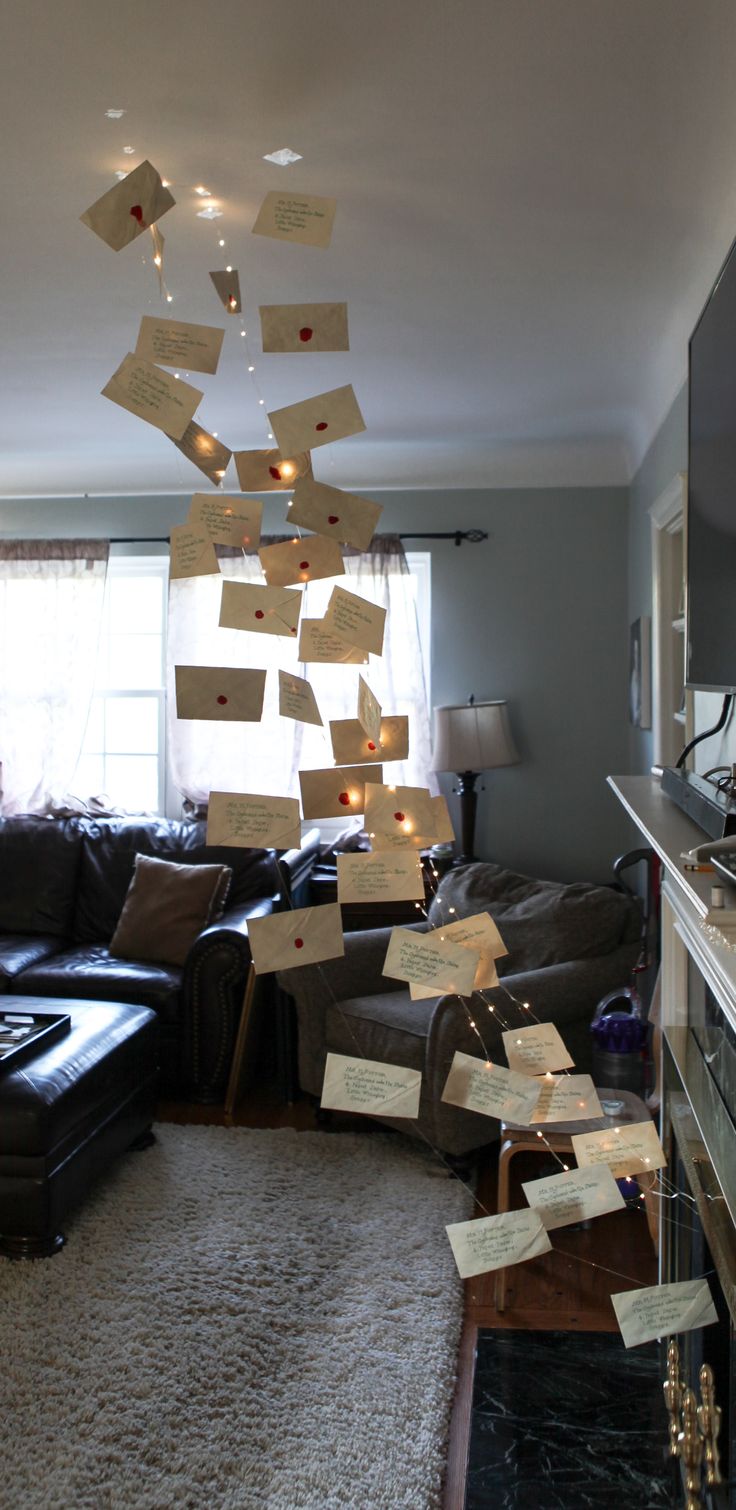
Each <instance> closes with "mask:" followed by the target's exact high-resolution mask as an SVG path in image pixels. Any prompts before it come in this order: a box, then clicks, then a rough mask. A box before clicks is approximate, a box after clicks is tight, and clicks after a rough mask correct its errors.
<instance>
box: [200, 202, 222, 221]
mask: <svg viewBox="0 0 736 1510" xmlns="http://www.w3.org/2000/svg"><path fill="white" fill-rule="evenodd" d="M197 216H198V219H199V220H220V219H221V218H222V210H218V208H217V205H214V204H208V205H205V208H204V209H203V210H197Z"/></svg>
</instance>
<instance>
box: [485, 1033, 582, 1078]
mask: <svg viewBox="0 0 736 1510" xmlns="http://www.w3.org/2000/svg"><path fill="white" fill-rule="evenodd" d="M501 1038H502V1040H503V1046H504V1049H505V1051H506V1059H507V1061H508V1066H509V1069H510V1070H519V1071H520V1073H521V1074H522V1075H543V1074H544V1072H545V1070H569V1069H572V1066H573V1065H574V1063H575V1060H574V1059H571V1058H570V1055H569V1054H568V1052H567V1049H566V1048H565V1045H564V1043H563V1042H562V1039H561V1037H560V1034H559V1032H558V1029H557V1028H556V1027H555V1025H554V1023H553V1022H534V1023H531V1025H530V1026H529V1027H528V1028H511V1029H510V1030H509V1031H508V1032H507V1033H502V1034H501Z"/></svg>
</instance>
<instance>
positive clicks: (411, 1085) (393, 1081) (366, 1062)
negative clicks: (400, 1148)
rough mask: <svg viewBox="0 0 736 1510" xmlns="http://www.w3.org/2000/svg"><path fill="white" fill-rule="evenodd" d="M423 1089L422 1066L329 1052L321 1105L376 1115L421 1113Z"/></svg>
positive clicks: (414, 1115) (412, 1115) (416, 1115)
mask: <svg viewBox="0 0 736 1510" xmlns="http://www.w3.org/2000/svg"><path fill="white" fill-rule="evenodd" d="M421 1090H422V1072H421V1070H409V1069H407V1068H406V1067H405V1065H402V1064H384V1063H383V1061H381V1060H378V1059H355V1058H351V1057H350V1055H348V1054H328V1055H327V1059H326V1061H325V1076H324V1082H323V1085H322V1095H321V1097H320V1106H324V1107H330V1108H331V1109H332V1110H333V1111H343V1112H364V1113H365V1114H366V1115H367V1116H372V1117H381V1116H388V1117H418V1116H419V1097H420V1095H421Z"/></svg>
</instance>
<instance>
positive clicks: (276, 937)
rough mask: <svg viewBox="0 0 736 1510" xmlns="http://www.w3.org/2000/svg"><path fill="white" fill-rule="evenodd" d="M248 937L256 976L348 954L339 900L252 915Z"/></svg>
mask: <svg viewBox="0 0 736 1510" xmlns="http://www.w3.org/2000/svg"><path fill="white" fill-rule="evenodd" d="M248 938H249V939H250V947H251V954H252V955H253V964H254V966H255V972H256V975H264V974H266V973H267V972H268V971H269V970H291V969H293V968H295V967H296V966H298V965H316V964H318V962H319V961H320V960H323V959H339V958H340V957H341V956H342V955H343V954H344V953H345V943H344V940H343V934H342V915H341V912H340V907H339V904H338V903H337V902H325V903H323V904H322V906H321V907H296V908H294V909H293V910H292V911H290V912H274V913H271V915H270V917H265V918H249V919H248Z"/></svg>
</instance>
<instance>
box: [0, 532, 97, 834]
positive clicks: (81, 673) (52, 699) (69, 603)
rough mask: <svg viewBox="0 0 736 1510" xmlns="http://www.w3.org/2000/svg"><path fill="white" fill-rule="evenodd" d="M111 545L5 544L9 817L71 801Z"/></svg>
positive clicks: (1, 752) (1, 583) (0, 581)
mask: <svg viewBox="0 0 736 1510" xmlns="http://www.w3.org/2000/svg"><path fill="white" fill-rule="evenodd" d="M109 550H110V547H109V544H108V543H107V541H102V540H5V541H0V761H1V762H2V778H1V782H0V812H2V813H3V814H6V815H7V814H11V813H42V812H48V811H49V810H50V809H51V808H53V807H54V806H56V805H58V804H61V803H63V802H64V800H65V798H66V796H67V794H68V790H69V787H70V785H71V782H72V779H73V776H74V772H75V770H76V766H77V761H78V759H79V752H80V750H81V746H82V740H83V739H84V732H85V728H86V725H87V718H88V716H89V709H90V702H91V699H92V691H93V687H94V680H95V670H96V664H97V651H98V643H99V634H100V625H101V621H102V605H103V601H104V595H105V577H106V574H107V561H108V556H109Z"/></svg>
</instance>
